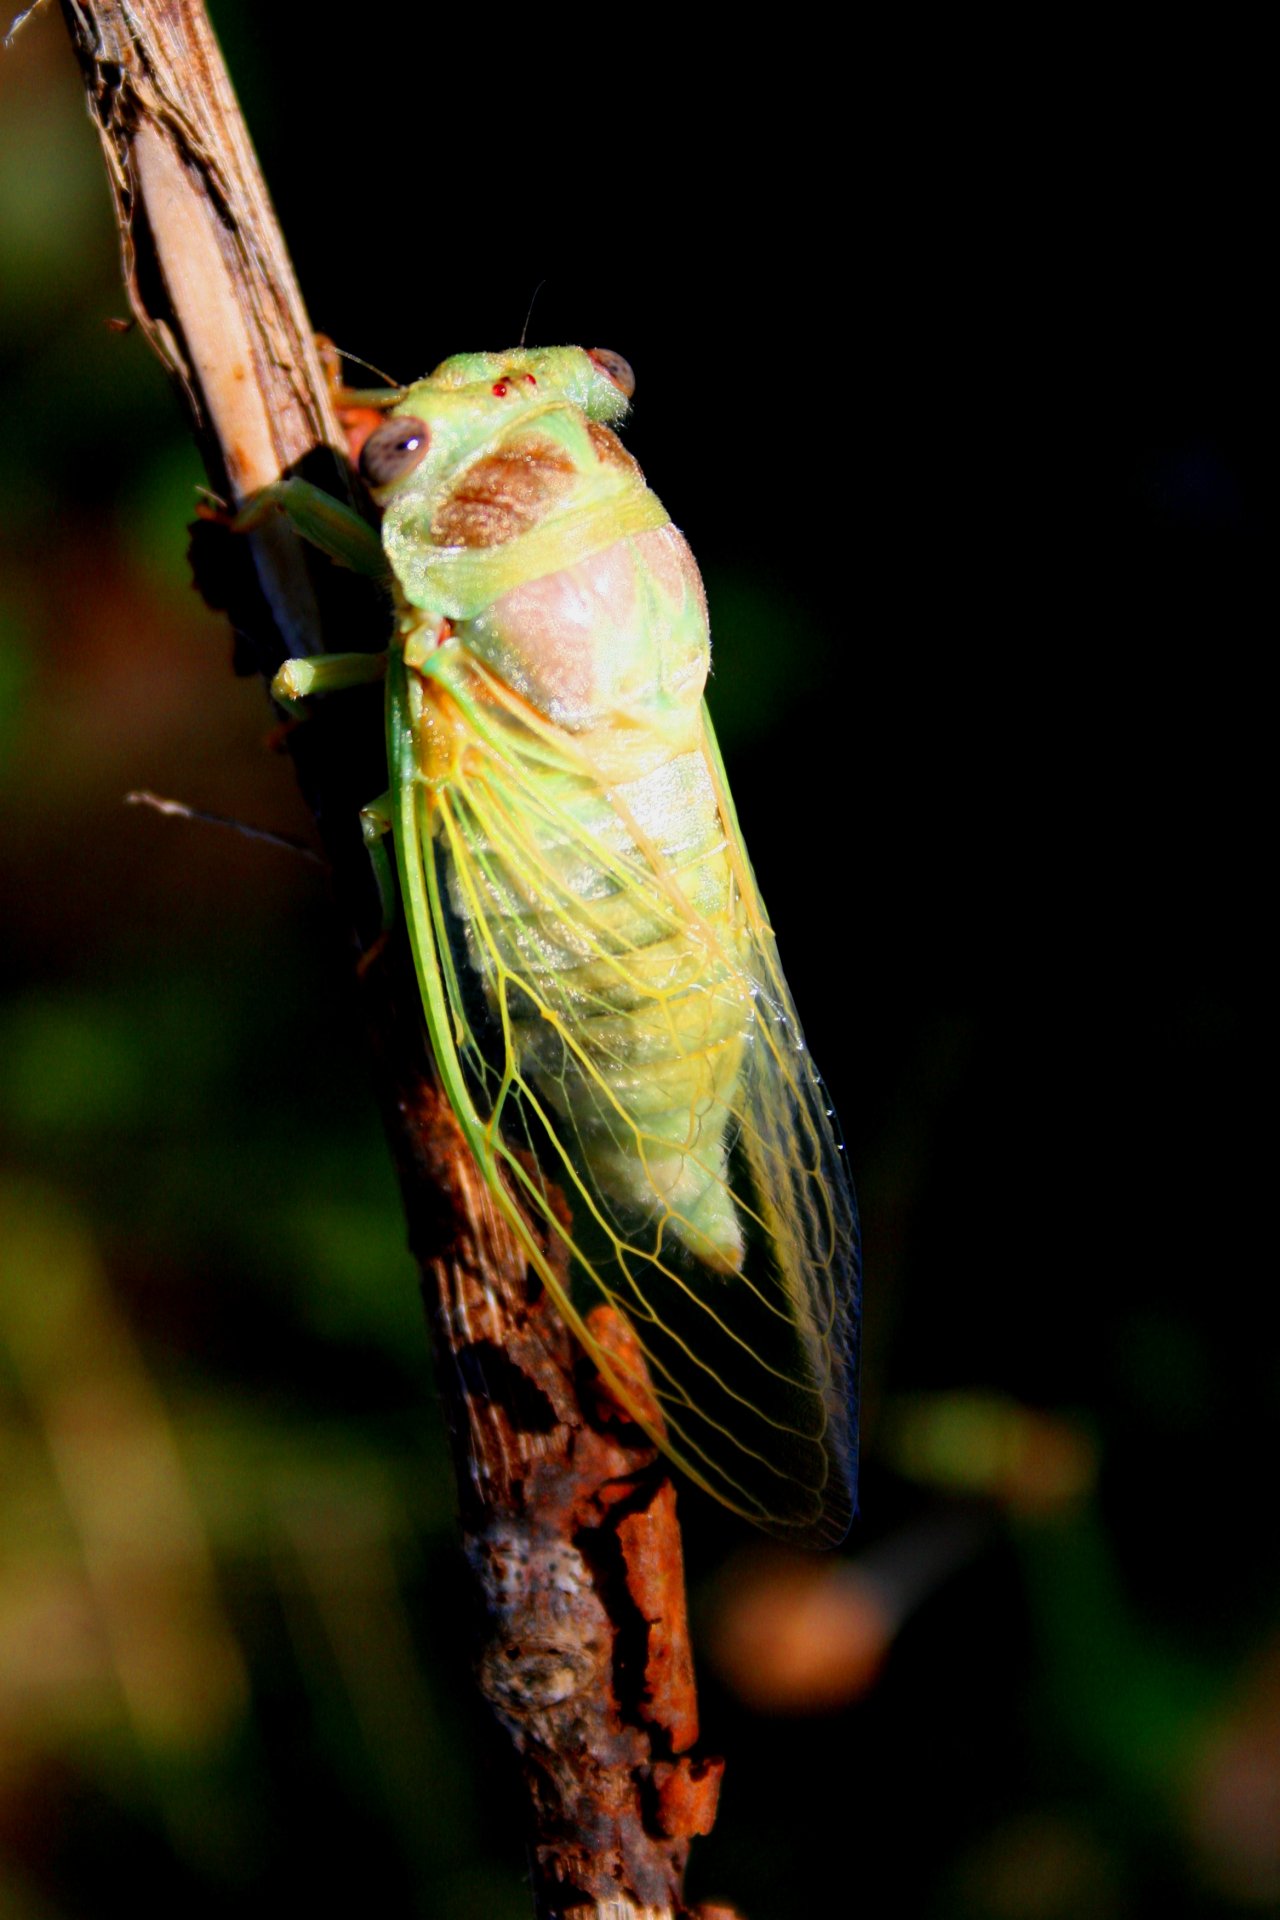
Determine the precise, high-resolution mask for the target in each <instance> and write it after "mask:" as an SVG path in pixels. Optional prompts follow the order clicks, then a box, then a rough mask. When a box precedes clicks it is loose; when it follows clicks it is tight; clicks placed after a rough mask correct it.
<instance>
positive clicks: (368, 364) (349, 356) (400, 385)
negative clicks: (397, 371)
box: [334, 341, 404, 392]
mask: <svg viewBox="0 0 1280 1920" xmlns="http://www.w3.org/2000/svg"><path fill="white" fill-rule="evenodd" d="M334 346H335V348H336V351H337V352H338V353H339V355H340V356H341V357H342V359H344V360H349V361H350V362H351V364H352V366H353V367H363V368H364V370H365V372H366V373H376V374H377V376H378V378H379V380H385V381H386V383H387V385H388V386H389V387H394V388H395V389H396V391H397V392H402V391H403V389H404V381H403V380H393V379H392V378H391V375H390V374H389V373H384V372H383V371H382V368H381V367H375V366H374V364H373V362H372V360H362V359H361V358H360V355H359V354H358V353H348V352H347V350H346V348H345V347H339V346H338V345H337V342H336V341H335V342H334Z"/></svg>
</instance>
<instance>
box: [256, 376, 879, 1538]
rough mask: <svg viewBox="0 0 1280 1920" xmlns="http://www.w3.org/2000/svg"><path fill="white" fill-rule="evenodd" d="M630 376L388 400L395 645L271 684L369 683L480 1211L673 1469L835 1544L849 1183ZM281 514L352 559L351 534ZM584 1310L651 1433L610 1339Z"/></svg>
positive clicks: (847, 1379)
mask: <svg viewBox="0 0 1280 1920" xmlns="http://www.w3.org/2000/svg"><path fill="white" fill-rule="evenodd" d="M633 384H634V383H633V381H632V377H631V371H630V368H629V367H628V366H627V365H626V362H625V361H623V360H622V359H621V358H620V357H619V356H617V355H616V354H610V353H605V352H603V351H598V352H590V353H588V352H584V351H583V350H581V349H579V348H576V347H563V348H554V349H542V350H536V351H535V350H526V349H523V348H522V349H519V350H517V351H515V352H511V353H500V354H494V353H476V354H461V355H458V356H456V357H455V358H453V359H451V360H446V361H445V362H444V364H443V365H442V366H440V367H438V368H437V370H436V371H435V372H434V373H433V374H431V375H430V376H429V378H427V379H425V380H421V381H419V382H418V383H417V384H416V385H413V386H410V387H406V388H404V389H402V390H397V391H396V392H394V393H393V394H392V395H390V396H385V395H384V396H379V404H380V405H382V406H384V407H386V409H387V411H386V416H385V418H383V419H382V420H381V422H380V424H379V425H377V426H376V427H375V428H374V430H373V431H372V433H371V434H370V435H369V437H368V438H367V440H366V441H365V444H364V447H363V451H362V453H361V455H360V463H359V464H360V470H361V473H362V475H363V477H364V479H365V481H366V482H367V484H368V486H369V487H370V489H371V491H372V494H373V497H374V499H375V500H376V501H377V503H378V504H379V506H380V507H381V509H382V528H381V548H380V550H379V552H378V553H377V555H376V558H374V559H373V560H372V561H371V562H370V564H371V565H376V566H377V567H378V568H379V569H380V570H381V571H383V572H384V573H385V574H387V575H389V579H390V584H391V589H392V592H393V595H394V599H395V632H394V635H393V638H392V643H391V646H390V649H389V651H388V654H387V656H386V659H385V662H384V661H382V660H377V661H371V660H370V658H369V657H368V656H326V657H323V658H320V659H315V660H310V661H294V662H291V663H290V664H289V665H287V666H286V667H285V668H284V669H283V670H282V672H281V674H280V676H279V677H278V679H277V693H278V694H279V696H280V697H281V698H283V699H287V700H296V699H299V698H301V697H304V696H306V695H308V694H311V693H317V692H323V691H326V690H329V689H332V688H334V687H337V686H339V685H343V684H349V683H351V682H352V681H354V680H356V679H360V678H365V679H367V678H369V677H371V676H372V675H373V674H374V673H375V672H381V671H383V670H384V669H385V673H386V690H387V691H386V715H387V752H388V760H389V767H390V779H391V785H390V790H389V793H388V795H387V797H386V799H385V801H383V802H381V803H378V804H377V805H375V807H374V808H373V809H372V814H373V817H374V818H375V820H377V822H378V824H380V825H382V826H384V827H389V829H390V832H391V835H392V838H393V840H394V846H395V858H396V869H397V872H398V876H399V889H400V896H401V899H402V902H403V907H404V912H405V914H406V916H407V920H408V929H409V937H410V940H411V942H412V947H413V955H414V961H415V965H416V968H417V974H418V979H419V982H420V985H421V989H422V1001H423V1007H424V1009H425V1014H426V1021H427V1026H428V1029H429V1032H430V1038H431V1043H432V1047H433V1049H434V1052H435V1057H436V1061H437V1064H438V1068H439V1072H440V1075H441V1078H442V1081H443V1084H444V1086H445V1089H446V1091H447V1093H448V1096H449V1099H450V1101H451V1102H452V1104H453V1107H454V1110H455V1112H456V1114H457V1116H458V1120H459V1121H460V1123H461V1126H462V1129H463V1131H464V1133H465V1135H466V1138H467V1140H468V1142H469V1143H470V1146H471V1149H472V1151H473V1152H474V1154H475V1156H476V1159H477V1160H478V1162H479V1164H480V1166H481V1168H482V1169H483V1171H484V1174H485V1176H486V1178H487V1180H488V1181H489V1183H490V1186H491V1187H492V1190H493V1193H494V1195H495V1197H496V1199H497V1201H498V1204H499V1205H500V1207H501V1209H502V1211H503V1213H504V1214H505V1216H506V1217H507V1219H508V1220H509V1221H510V1222H511V1224H512V1226H513V1228H514V1229H515V1231H516V1232H517V1233H518V1234H519V1235H520V1237H521V1240H522V1242H523V1244H524V1246H525V1247H526V1249H527V1251H528V1255H529V1258H530V1260H531V1262H532V1263H533V1264H534V1266H535V1267H536V1269H537V1270H538V1271H539V1273H540V1274H541V1276H542V1278H543V1280H544V1281H545V1283H546V1285H547V1286H548V1287H550V1288H551V1289H552V1290H553V1293H554V1296H555V1298H556V1300H557V1303H558V1305H559V1307H560V1309H561V1311H562V1312H563V1314H564V1316H565V1318H566V1320H567V1321H568V1322H569V1324H570V1325H571V1327H572V1328H573V1330H574V1332H575V1333H576V1334H577V1335H578V1337H579V1338H580V1339H581V1340H582V1342H583V1344H584V1345H585V1346H586V1348H587V1349H588V1350H589V1351H590V1352H591V1353H592V1356H593V1358H594V1359H595V1360H596V1361H597V1363H598V1364H599V1365H600V1366H601V1369H602V1371H603V1372H604V1373H605V1375H606V1377H607V1378H608V1379H609V1381H610V1384H611V1385H612V1386H613V1388H614V1389H615V1391H616V1392H617V1393H618V1394H619V1396H620V1398H621V1399H622V1401H623V1403H624V1404H625V1405H627V1406H628V1408H629V1409H630V1410H631V1411H632V1412H633V1413H634V1414H635V1417H636V1418H637V1419H638V1420H639V1421H640V1422H641V1424H642V1425H644V1426H646V1427H647V1428H648V1429H649V1431H650V1432H651V1433H652V1435H653V1438H654V1439H655V1440H656V1441H657V1442H658V1443H659V1444H660V1445H661V1446H662V1447H663V1448H664V1449H665V1450H666V1452H667V1453H668V1454H669V1455H670V1456H671V1458H672V1459H673V1460H675V1461H676V1462H677V1463H678V1465H680V1466H681V1467H682V1468H683V1469H684V1470H685V1472H686V1473H688V1474H689V1475H690V1477H691V1478H692V1479H694V1480H695V1481H697V1482H698V1483H699V1484H700V1485H701V1486H703V1487H704V1488H706V1489H707V1490H708V1491H709V1492H710V1493H712V1494H714V1495H715V1496H716V1497H717V1498H719V1499H720V1500H722V1501H724V1502H725V1503H726V1504H727V1505H728V1506H730V1507H732V1508H734V1509H735V1510H736V1511H738V1512H740V1513H743V1514H745V1515H747V1516H748V1517H749V1518H751V1519H752V1520H754V1521H757V1522H758V1523H760V1524H761V1525H763V1526H765V1527H767V1528H769V1529H770V1530H771V1531H775V1532H780V1533H783V1534H785V1535H787V1536H789V1537H794V1538H799V1539H804V1540H807V1541H830V1540H834V1539H836V1538H838V1537H839V1536H840V1535H841V1534H842V1533H843V1532H844V1530H845V1528H846V1526H847V1524H848V1520H849V1516H850V1512H851V1506H852V1484H853V1458H854V1434H855V1403H856V1358H855V1339H856V1323H857V1290H858V1256H857V1219H856V1211H855V1207H854V1199H853V1192H852V1188H851V1185H850V1181H849V1176H848V1172H847V1169H846V1165H845V1158H844V1152H843V1149H842V1146H841V1143H840V1140H839V1137H838V1134H837V1131H836V1128H835V1124H834V1119H833V1116H832V1114H831V1111H830V1109H829V1107H828V1104H827V1100H826V1096H825V1094H824V1091H823V1087H822V1083H821V1081H820V1080H819V1078H818V1076H817V1074H816V1072H815V1070H814V1067H813V1064H812V1061H811V1059H810V1057H809V1054H808V1052H807V1050H806V1048H805V1044H804V1040H803V1036H802V1034H801V1030H800V1025H799V1022H798V1020H797V1019H796V1014H795V1009H794V1007H793V1005H792V1001H791V996H790V994H789V993H788V991H787V985H786V981H785V980H784V978H783V975H782V970H781V967H780V966H779V963H778V956H777V950H776V947H775V943H774V936H773V930H772V928H771V927H770V925H769V922H768V920H767V919H766V917H765V913H764V909H763V907H762V905H761V902H760V896H759V893H758V892H757V889H756V884H755V880H754V878H753V876H752V872H751V867H750V864H749V862H748V859H747V855H746V850H745V848H744V847H743V844H742V838H741V834H740V832H739V829H738V824H737V820H736V817H735V814H734V808H733V802H732V800H731V798H730V795H729V789H728V786H727V784H726V781H725V774H724V768H723V765H722V763H721V759H720V754H719V752H718V750H717V747H716V742H715V736H714V734H713V732H712V729H711V722H710V719H709V717H708V714H707V710H706V706H705V704H704V701H703V689H704V685H705V682H706V678H707V671H708V666H709V662H710V643H709V638H708V627H707V611H706V603H705V599H704V595H703V589H702V582H701V579H700V577H699V574H698V570H697V567H696V565H695V563H694V560H693V557H692V555H691V553H690V551H689V548H688V546H687V545H686V543H685V541H684V539H683V537H682V536H681V535H680V533H679V532H677V530H676V528H675V527H674V526H672V524H671V521H670V519H669V518H668V516H667V513H666V511H665V509H664V508H663V506H662V504H661V502H660V501H659V500H658V499H657V497H656V495H654V494H653V493H652V492H650V490H649V488H648V487H647V486H646V484H645V481H644V477H643V475H642V473H641V472H640V469H639V467H638V466H637V464H636V462H635V461H634V460H633V459H632V458H631V456H630V454H628V453H627V452H626V451H625V449H624V448H623V446H622V444H621V442H620V441H619V440H618V438H617V436H616V435H615V433H614V431H613V427H614V425H615V424H616V423H617V422H619V421H620V420H621V419H622V418H623V416H624V415H625V414H626V412H627V406H628V401H629V398H630V395H631V392H632V390H633ZM361 398H362V399H364V400H370V399H372V398H373V396H369V395H362V396H361ZM273 492H274V494H275V497H277V498H278V499H279V500H280V502H281V503H282V504H284V505H285V506H286V507H287V509H288V511H289V512H290V514H291V517H292V518H294V519H295V521H296V522H297V524H298V525H299V526H300V528H302V530H303V531H306V532H309V533H311V534H312V536H313V537H318V538H319V539H320V540H321V542H322V544H324V545H327V546H329V547H330V548H331V549H332V550H334V551H338V550H339V549H341V550H342V551H343V557H345V558H346V559H347V560H348V561H354V562H355V563H357V564H360V563H361V560H362V555H361V551H360V549H361V541H362V539H368V540H371V539H372V536H371V535H369V530H368V529H367V528H366V527H364V526H363V523H361V525H360V527H359V528H358V529H357V528H356V526H355V525H354V523H353V524H351V525H346V524H345V523H344V522H343V520H342V514H341V510H339V509H335V508H333V507H332V505H331V504H330V505H329V506H328V507H327V508H324V509H322V508H321V506H320V503H319V502H318V501H317V499H316V498H315V496H313V495H309V494H307V493H305V492H303V493H300V492H299V490H298V489H297V488H296V486H294V485H293V483H290V484H289V485H288V486H286V487H285V488H283V489H278V490H273ZM340 527H341V528H342V531H341V533H340V534H337V535H336V536H335V529H338V528H340ZM537 1169H540V1170H541V1171H540V1173H539V1172H538V1171H536V1170H537ZM552 1186H554V1187H555V1188H558V1189H559V1190H560V1192H561V1193H562V1194H563V1195H564V1196H565V1197H566V1198H567V1200H568V1203H569V1212H570V1214H571V1215H572V1226H570V1225H568V1224H566V1220H565V1213H564V1209H563V1207H561V1206H558V1205H556V1204H555V1202H554V1199H553V1197H552V1195H551V1193H550V1191H549V1189H550V1188H551V1187H552ZM531 1223H532V1224H531ZM535 1226H536V1230H535ZM557 1236H558V1237H559V1238H560V1239H561V1240H563V1241H564V1242H566V1243H567V1251H568V1253H569V1255H570V1270H571V1272H572V1273H573V1275H574V1280H573V1284H572V1287H571V1289H569V1290H566V1287H565V1285H564V1282H563V1279H562V1278H561V1276H560V1273H559V1272H558V1270H557V1265H556V1264H555V1263H552V1262H551V1261H549V1260H548V1258H547V1256H546V1253H545V1250H544V1249H545V1245H546V1244H547V1243H548V1241H549V1240H550V1241H551V1242H552V1243H554V1240H555V1238H556V1237H557ZM600 1299H603V1300H605V1301H607V1302H609V1303H610V1304H612V1305H613V1306H614V1307H615V1308H618V1309H620V1310H621V1311H622V1312H623V1313H624V1314H625V1315H626V1318H627V1320H628V1321H629V1322H630V1324H631V1326H632V1328H633V1329H634V1331H635V1333H636V1335H637V1338H638V1340H639V1342H640V1344H641V1346H642V1348H643V1350H644V1353H645V1356H646V1359H647V1362H648V1367H649V1371H650V1375H651V1378H652V1383H653V1388H654V1390H655V1391H656V1395H657V1399H658V1402H659V1403H660V1407H661V1418H660V1419H659V1420H655V1419H654V1417H653V1412H652V1402H651V1400H650V1399H649V1397H648V1393H647V1392H641V1391H640V1390H638V1388H636V1387H634V1386H632V1387H629V1383H628V1381H627V1379H626V1377H625V1373H623V1372H621V1371H620V1368H619V1364H618V1362H617V1359H616V1356H613V1355H610V1354H607V1353H602V1352H600V1351H599V1350H598V1346H597V1343H596V1342H595V1341H593V1338H592V1335H591V1332H590V1329H589V1328H588V1326H587V1325H586V1323H585V1318H584V1316H585V1313H586V1311H587V1310H588V1308H589V1307H590V1306H591V1305H593V1304H595V1303H596V1302H597V1301H598V1300H600Z"/></svg>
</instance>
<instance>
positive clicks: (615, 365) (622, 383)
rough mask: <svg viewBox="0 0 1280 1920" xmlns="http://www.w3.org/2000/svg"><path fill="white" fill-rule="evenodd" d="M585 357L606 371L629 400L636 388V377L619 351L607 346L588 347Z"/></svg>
mask: <svg viewBox="0 0 1280 1920" xmlns="http://www.w3.org/2000/svg"><path fill="white" fill-rule="evenodd" d="M587 358H588V360H594V361H595V363H596V365H597V366H598V367H599V369H600V371H601V373H607V374H608V376H609V378H610V379H611V380H612V382H613V384H614V386H615V387H617V389H618V391H619V392H620V393H625V394H626V396H627V399H628V400H630V398H631V396H632V395H633V394H634V392H635V390H636V377H635V375H634V373H632V371H631V367H630V363H629V362H628V361H626V360H624V359H623V357H622V355H621V354H620V353H613V352H611V350H610V349H609V348H608V347H589V348H588V349H587Z"/></svg>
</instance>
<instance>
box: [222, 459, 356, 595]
mask: <svg viewBox="0 0 1280 1920" xmlns="http://www.w3.org/2000/svg"><path fill="white" fill-rule="evenodd" d="M272 513H283V514H284V515H285V516H286V518H287V519H288V521H289V524H290V526H291V527H292V528H293V530H294V532H295V533H297V534H298V535H299V536H300V537H301V538H302V539H303V540H306V541H307V542H308V543H309V544H310V545H311V546H313V547H318V548H319V549H320V552H321V553H325V554H328V556H329V558H330V559H331V560H334V561H336V562H337V564H338V565H339V566H340V567H350V568H351V570H352V572H353V573H362V574H364V575H365V576H366V577H367V578H368V579H370V580H385V579H386V577H387V559H386V555H385V554H384V553H383V550H382V541H381V539H380V538H379V536H378V532H377V529H376V528H375V527H371V526H370V525H369V523H368V521H367V520H363V519H361V517H360V515H359V514H358V513H357V512H356V511H355V509H354V508H353V507H346V506H344V505H343V504H342V502H341V500H335V499H334V497H333V495H332V494H331V493H326V492H325V491H324V489H323V487H316V486H313V485H312V484H311V482H310V481H309V480H274V481H272V483H271V485H270V486H269V487H263V488H261V490H260V491H259V492H257V493H255V494H254V496H253V498H252V500H250V501H249V502H248V504H247V505H246V506H243V507H241V509H240V511H239V512H238V513H234V514H232V515H230V517H229V518H225V519H224V524H225V525H226V526H228V527H230V529H231V531H232V532H233V533H251V532H252V531H253V529H254V528H255V527H260V526H261V525H262V524H263V522H264V521H265V520H266V519H267V518H268V517H269V515H271V514H272ZM206 517H209V518H218V519H223V516H222V515H208V514H207V510H206Z"/></svg>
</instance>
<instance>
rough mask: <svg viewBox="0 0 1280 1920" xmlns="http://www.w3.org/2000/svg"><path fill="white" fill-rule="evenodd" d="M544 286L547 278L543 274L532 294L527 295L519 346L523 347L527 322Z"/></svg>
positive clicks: (527, 327)
mask: <svg viewBox="0 0 1280 1920" xmlns="http://www.w3.org/2000/svg"><path fill="white" fill-rule="evenodd" d="M546 284H547V276H546V274H545V273H544V274H543V276H542V278H541V280H539V282H538V284H537V286H536V287H535V288H534V290H533V292H532V293H531V294H530V295H529V311H528V312H527V313H526V314H525V316H524V325H523V326H522V327H521V329H520V345H521V346H523V345H524V343H525V339H526V337H527V335H528V332H529V322H530V321H531V320H532V318H533V307H534V302H535V301H536V300H537V298H538V295H539V294H540V293H541V292H542V289H543V288H544V287H545V286H546Z"/></svg>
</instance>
